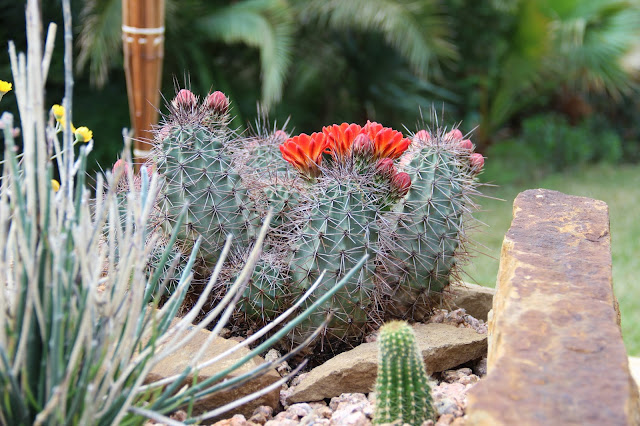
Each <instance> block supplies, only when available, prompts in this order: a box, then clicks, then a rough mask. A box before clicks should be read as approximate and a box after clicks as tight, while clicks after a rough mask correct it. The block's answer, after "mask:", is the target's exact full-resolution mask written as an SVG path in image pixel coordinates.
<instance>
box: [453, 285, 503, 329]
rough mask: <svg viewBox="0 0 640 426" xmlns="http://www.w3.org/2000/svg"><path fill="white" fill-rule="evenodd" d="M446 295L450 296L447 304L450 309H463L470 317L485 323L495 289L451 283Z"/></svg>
mask: <svg viewBox="0 0 640 426" xmlns="http://www.w3.org/2000/svg"><path fill="white" fill-rule="evenodd" d="M447 294H448V295H449V296H450V298H449V300H448V303H449V305H451V308H452V309H455V308H463V309H464V310H465V312H466V313H467V314H469V315H471V316H472V317H474V318H476V319H480V320H483V321H486V320H487V317H488V314H489V311H490V310H491V307H492V305H493V295H494V294H496V289H495V288H490V287H483V286H481V285H477V284H472V283H465V282H460V283H451V285H449V288H448V290H447Z"/></svg>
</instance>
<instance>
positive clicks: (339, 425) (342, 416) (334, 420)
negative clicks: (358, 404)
mask: <svg viewBox="0 0 640 426" xmlns="http://www.w3.org/2000/svg"><path fill="white" fill-rule="evenodd" d="M330 424H331V425H335V426H369V425H371V420H369V419H368V418H367V416H365V415H364V413H362V412H360V411H350V410H346V409H342V410H337V411H335V412H334V413H333V415H332V416H331V423H330Z"/></svg>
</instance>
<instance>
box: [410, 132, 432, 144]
mask: <svg viewBox="0 0 640 426" xmlns="http://www.w3.org/2000/svg"><path fill="white" fill-rule="evenodd" d="M413 140H414V141H416V140H420V141H425V142H428V141H430V140H431V134H430V133H429V132H427V131H426V130H420V131H419V132H418V133H416V134H415V136H414V137H413Z"/></svg>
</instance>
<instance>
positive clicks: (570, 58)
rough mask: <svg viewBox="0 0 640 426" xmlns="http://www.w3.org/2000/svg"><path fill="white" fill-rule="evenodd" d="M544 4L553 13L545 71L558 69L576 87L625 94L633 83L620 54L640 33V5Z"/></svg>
mask: <svg viewBox="0 0 640 426" xmlns="http://www.w3.org/2000/svg"><path fill="white" fill-rule="evenodd" d="M567 3H568V5H567ZM549 4H550V8H551V9H550V14H552V15H553V16H555V19H554V21H553V22H552V23H551V25H550V29H551V38H552V40H553V43H554V45H555V49H556V52H557V55H554V56H553V57H552V58H551V60H550V61H549V62H548V64H547V67H548V69H549V71H550V72H562V73H563V74H564V75H565V76H566V81H567V82H568V83H571V84H572V85H573V86H574V88H575V89H576V90H595V91H600V92H607V93H609V94H610V95H613V96H618V95H620V94H622V93H628V92H629V91H630V90H631V89H632V88H633V83H632V82H631V80H630V79H629V76H628V72H627V71H626V70H625V69H624V67H623V65H622V59H623V58H624V56H625V55H626V54H627V53H628V52H629V51H630V50H631V49H632V48H633V47H634V45H636V44H637V41H638V38H639V36H640V7H638V6H637V4H635V3H631V2H628V1H614V2H612V1H605V0H582V1H575V0H572V1H567V2H557V3H554V2H549ZM562 6H564V7H562ZM567 6H573V7H567Z"/></svg>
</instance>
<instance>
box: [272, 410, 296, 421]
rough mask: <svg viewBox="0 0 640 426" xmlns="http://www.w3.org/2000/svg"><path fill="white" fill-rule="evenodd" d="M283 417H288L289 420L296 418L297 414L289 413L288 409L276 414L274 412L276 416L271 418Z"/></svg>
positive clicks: (279, 418) (282, 418)
mask: <svg viewBox="0 0 640 426" xmlns="http://www.w3.org/2000/svg"><path fill="white" fill-rule="evenodd" d="M285 419H289V420H296V421H297V420H298V416H297V415H296V414H294V413H290V412H289V411H288V410H287V411H281V412H279V413H278V414H276V416H275V417H274V418H273V420H285Z"/></svg>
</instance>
